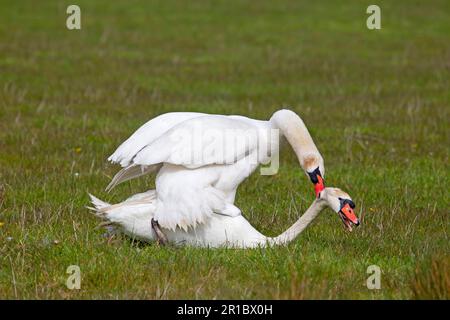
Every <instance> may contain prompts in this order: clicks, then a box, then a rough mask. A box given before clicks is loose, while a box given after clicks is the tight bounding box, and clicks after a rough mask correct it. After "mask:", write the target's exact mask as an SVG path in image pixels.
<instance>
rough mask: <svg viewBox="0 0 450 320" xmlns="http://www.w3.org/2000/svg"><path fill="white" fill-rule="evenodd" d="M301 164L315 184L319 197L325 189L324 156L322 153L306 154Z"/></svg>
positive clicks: (315, 190)
mask: <svg viewBox="0 0 450 320" xmlns="http://www.w3.org/2000/svg"><path fill="white" fill-rule="evenodd" d="M301 166H302V167H303V168H304V170H305V173H306V174H307V175H308V177H309V179H310V180H311V182H312V183H313V184H314V192H315V193H316V197H317V198H318V197H319V194H320V192H322V191H323V190H324V189H325V180H324V179H325V166H324V165H323V158H322V157H321V156H320V154H317V155H310V156H306V157H304V158H303V159H302V163H301Z"/></svg>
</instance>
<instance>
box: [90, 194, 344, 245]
mask: <svg viewBox="0 0 450 320" xmlns="http://www.w3.org/2000/svg"><path fill="white" fill-rule="evenodd" d="M154 193H155V191H154V190H150V191H148V192H147V193H145V194H140V195H135V196H133V197H130V198H129V199H127V200H125V201H124V202H122V203H118V204H115V205H110V206H109V207H108V206H106V207H105V204H106V203H104V202H103V201H101V200H98V199H97V198H95V197H93V196H91V201H92V204H93V205H94V206H96V207H97V208H98V209H97V212H96V214H97V216H99V217H101V218H102V219H104V221H105V222H106V223H111V224H112V225H115V226H117V228H119V230H120V231H122V232H124V233H125V234H127V235H128V236H130V237H132V238H136V239H139V240H142V241H147V242H154V241H156V236H155V233H154V231H153V230H152V228H150V224H151V221H152V218H154V215H155V210H156V207H155V201H156V198H155V197H153V195H154ZM148 195H151V199H148ZM342 197H344V198H345V199H348V200H351V199H350V197H349V196H348V194H346V193H344V192H343V191H341V190H340V189H337V188H325V189H324V190H323V191H322V192H321V196H320V197H319V198H317V199H315V200H314V202H313V203H312V204H311V206H310V207H309V208H308V209H307V210H306V212H305V213H304V214H303V215H302V216H301V217H299V219H298V220H297V221H296V222H295V223H294V224H293V225H292V226H291V227H290V228H288V229H287V230H286V231H285V232H283V233H281V234H280V235H279V236H277V237H267V236H265V235H263V234H262V233H260V232H259V231H258V230H256V229H255V228H254V227H253V226H252V225H251V224H250V223H249V222H248V221H247V219H245V218H244V217H243V216H242V215H239V216H237V217H230V216H225V215H218V214H214V215H212V216H211V217H210V218H209V219H208V220H207V221H206V222H205V223H203V224H201V225H199V226H198V227H197V228H195V229H193V228H191V229H189V230H182V229H180V228H177V229H175V230H169V229H163V230H164V234H165V235H166V237H167V238H168V240H169V241H170V242H171V243H173V244H175V245H191V246H199V247H232V248H255V247H265V246H269V245H286V244H288V243H290V242H291V241H293V240H294V239H295V238H296V237H297V236H298V235H299V234H300V233H301V232H302V231H303V230H304V229H305V228H306V227H307V226H308V225H309V224H310V223H311V222H312V221H313V220H314V219H315V218H316V217H317V215H318V214H319V213H320V212H321V211H322V210H323V209H324V208H325V207H327V206H328V207H330V208H331V209H332V210H333V211H335V212H339V210H340V207H339V201H340V200H339V199H340V198H342ZM143 199H146V200H145V201H142V200H143Z"/></svg>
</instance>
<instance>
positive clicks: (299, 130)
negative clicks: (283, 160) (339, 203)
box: [270, 110, 321, 171]
mask: <svg viewBox="0 0 450 320" xmlns="http://www.w3.org/2000/svg"><path fill="white" fill-rule="evenodd" d="M270 122H271V124H272V126H273V127H274V128H275V129H279V130H280V131H281V133H282V134H283V136H284V137H285V138H286V139H287V140H288V142H289V144H290V145H291V146H292V149H293V150H294V152H295V154H296V155H297V158H298V160H299V162H300V165H301V166H302V168H303V170H305V171H306V170H307V169H309V168H308V159H310V157H311V156H312V157H314V158H321V155H320V153H319V150H317V147H316V145H315V144H314V141H313V139H312V137H311V135H310V133H309V131H308V129H307V128H306V125H305V123H304V122H303V120H302V119H301V118H300V117H299V116H298V115H297V114H296V113H295V112H293V111H290V110H280V111H277V112H275V113H274V114H273V116H272V117H271V119H270Z"/></svg>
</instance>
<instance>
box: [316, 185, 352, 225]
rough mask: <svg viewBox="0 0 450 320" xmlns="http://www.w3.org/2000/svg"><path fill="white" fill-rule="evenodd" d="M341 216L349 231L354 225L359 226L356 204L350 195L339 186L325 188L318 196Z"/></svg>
mask: <svg viewBox="0 0 450 320" xmlns="http://www.w3.org/2000/svg"><path fill="white" fill-rule="evenodd" d="M318 198H319V199H322V200H324V201H326V203H327V205H328V206H329V207H330V208H331V209H332V210H333V211H335V212H336V213H337V214H338V215H339V217H340V218H341V220H342V222H343V223H344V226H345V227H346V228H347V230H348V231H352V230H353V227H352V226H359V219H358V217H357V216H356V214H355V212H354V210H353V209H354V208H355V204H354V203H353V201H352V198H350V196H349V195H348V194H347V193H346V192H344V191H342V190H341V189H339V188H324V189H323V190H322V191H321V192H320V193H319V196H318Z"/></svg>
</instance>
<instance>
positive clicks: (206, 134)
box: [107, 110, 324, 231]
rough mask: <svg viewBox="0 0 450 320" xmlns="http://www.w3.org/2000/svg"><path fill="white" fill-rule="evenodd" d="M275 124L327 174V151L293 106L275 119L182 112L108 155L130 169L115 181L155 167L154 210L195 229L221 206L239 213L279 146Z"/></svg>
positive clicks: (307, 164)
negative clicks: (249, 184)
mask: <svg viewBox="0 0 450 320" xmlns="http://www.w3.org/2000/svg"><path fill="white" fill-rule="evenodd" d="M273 130H279V131H280V133H281V134H282V135H284V136H285V137H286V138H287V140H288V141H289V143H290V144H291V146H292V147H293V149H294V151H295V152H296V154H297V156H298V158H299V162H300V164H301V166H302V167H303V169H304V170H305V172H309V171H312V170H314V169H316V168H318V169H320V172H321V173H322V174H324V167H323V159H322V157H321V155H320V153H319V151H318V150H317V148H316V146H315V144H314V142H313V141H312V138H311V136H310V134H309V132H308V130H307V128H306V126H305V125H304V123H303V121H302V120H301V119H300V117H299V116H298V115H297V114H295V113H294V112H292V111H289V110H280V111H277V112H276V113H275V114H274V115H273V116H272V118H271V120H269V121H261V120H254V119H250V118H247V117H243V116H224V115H208V114H202V113H191V112H187V113H185V112H174V113H167V114H163V115H160V116H158V117H156V118H154V119H152V120H150V121H149V122H147V123H146V124H144V125H143V126H142V127H140V128H139V129H138V130H137V131H136V132H135V133H134V134H133V135H131V137H130V138H128V139H127V140H126V141H125V142H124V143H122V144H121V145H120V146H119V148H118V149H117V150H116V151H115V152H114V153H113V154H112V155H111V156H110V157H109V158H108V160H110V161H111V162H113V163H117V164H120V165H121V166H122V167H123V169H122V170H121V171H119V172H118V173H117V174H116V176H115V177H114V178H113V179H112V181H111V183H110V184H109V185H108V187H107V189H108V190H111V189H112V188H113V187H115V186H116V185H118V184H119V183H121V182H123V181H127V180H129V179H133V178H136V177H139V176H141V175H144V174H147V173H149V172H154V171H155V172H157V175H156V180H155V183H156V193H155V199H154V206H155V211H154V218H155V219H156V220H157V221H158V222H159V224H160V225H161V226H162V227H163V228H165V229H169V230H172V231H174V230H175V229H176V228H181V229H183V230H185V231H186V230H188V228H194V229H195V228H197V227H198V226H199V225H202V224H205V223H207V222H208V221H209V219H211V218H212V217H213V216H214V215H217V214H220V215H225V216H230V217H234V218H236V217H238V216H240V214H241V211H240V210H239V208H237V207H236V206H235V205H234V200H235V195H236V191H237V188H238V186H239V185H240V183H242V181H243V180H245V179H246V178H247V177H248V176H249V175H250V174H251V173H252V172H254V170H255V169H256V168H257V167H258V166H259V165H260V164H262V163H264V164H265V163H267V162H269V161H270V159H271V156H272V154H271V152H272V151H273V150H277V149H278V144H279V141H278V139H277V140H273V139H272V135H271V133H272V131H273Z"/></svg>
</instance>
